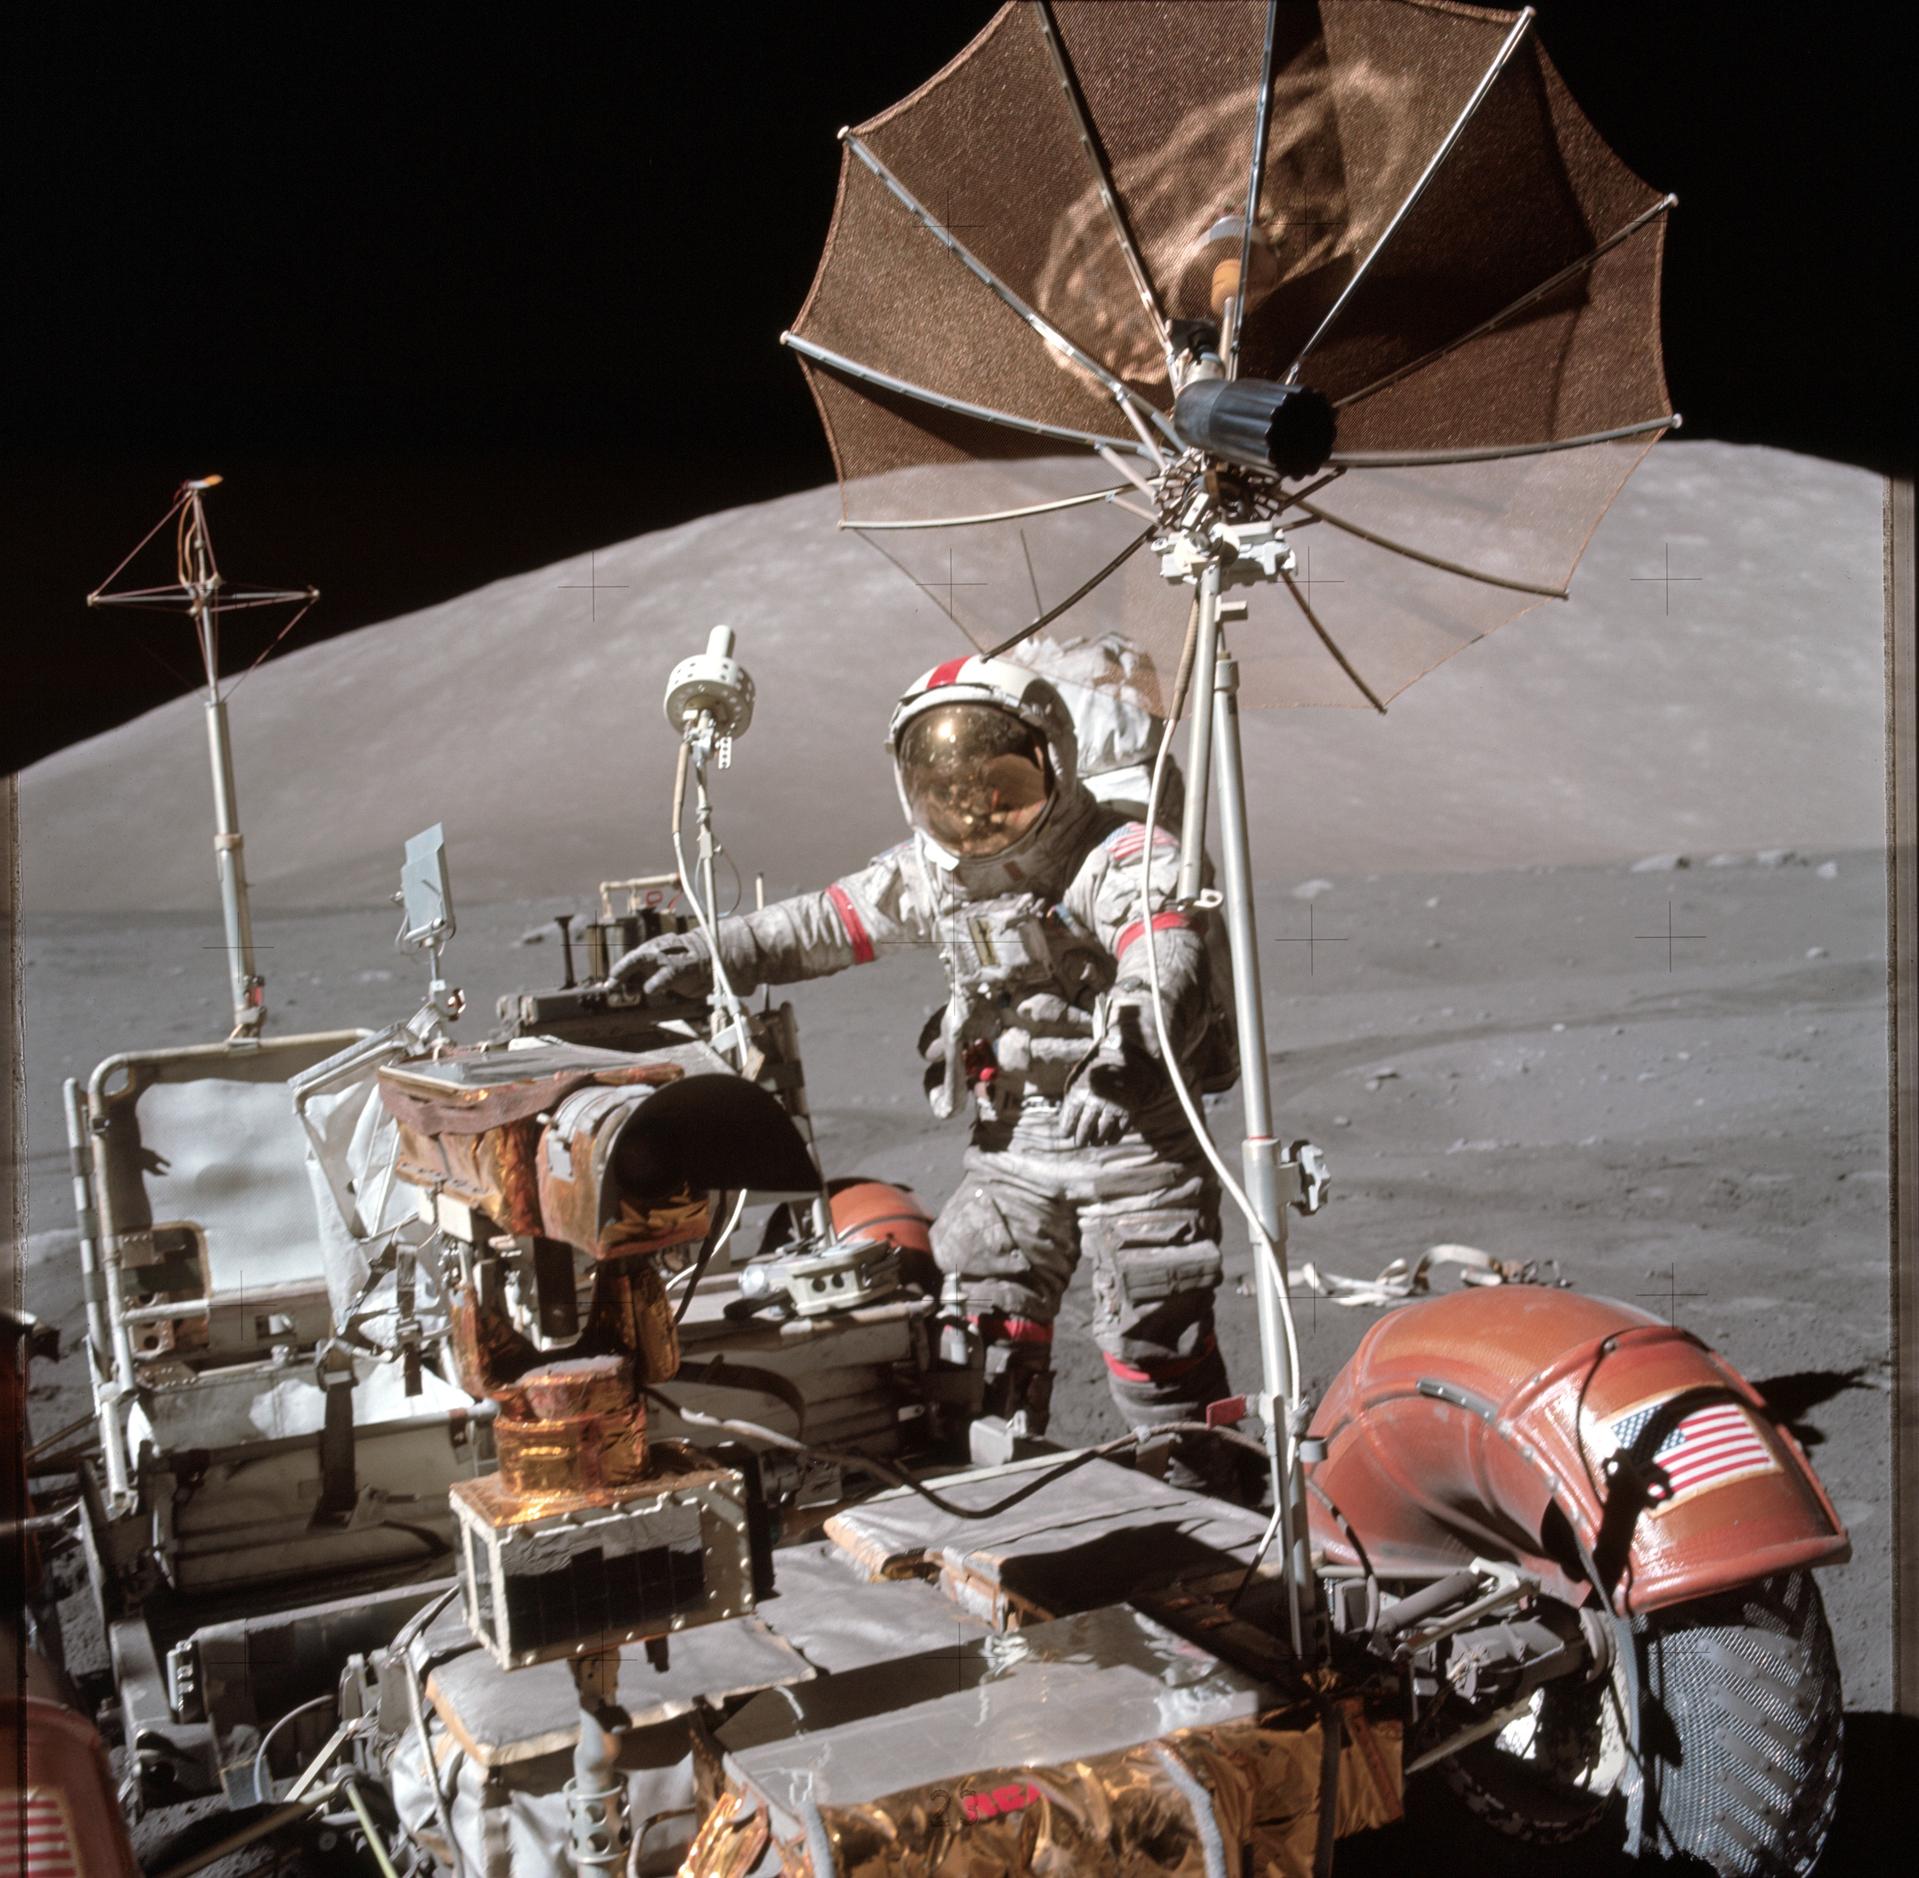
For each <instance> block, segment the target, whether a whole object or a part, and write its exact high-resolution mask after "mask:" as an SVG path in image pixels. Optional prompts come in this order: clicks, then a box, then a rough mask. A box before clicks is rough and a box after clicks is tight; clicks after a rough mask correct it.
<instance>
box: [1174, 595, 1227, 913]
mask: <svg viewBox="0 0 1919 1878" xmlns="http://www.w3.org/2000/svg"><path fill="white" fill-rule="evenodd" d="M1218 652H1219V563H1218V562H1217V561H1209V562H1207V564H1206V565H1205V566H1204V567H1202V568H1201V569H1200V571H1199V643H1198V646H1197V647H1196V648H1195V650H1194V654H1193V675H1192V681H1191V682H1192V689H1193V721H1192V724H1191V725H1190V727H1189V728H1188V731H1187V739H1186V808H1185V813H1184V815H1183V816H1182V818H1181V820H1180V825H1179V883H1178V887H1177V890H1176V895H1175V897H1176V898H1177V899H1178V900H1179V901H1180V902H1181V903H1182V904H1184V905H1191V904H1192V902H1193V901H1195V900H1197V899H1198V898H1199V893H1200V881H1201V875H1202V872H1203V870H1204V869H1205V866H1206V799H1207V798H1206V786H1207V781H1208V779H1209V778H1210V777H1211V775H1212V773H1213V714H1212V712H1211V711H1209V710H1208V709H1207V708H1206V700H1207V698H1208V697H1209V696H1210V695H1211V691H1212V685H1213V666H1214V663H1215V662H1216V660H1217V658H1218Z"/></svg>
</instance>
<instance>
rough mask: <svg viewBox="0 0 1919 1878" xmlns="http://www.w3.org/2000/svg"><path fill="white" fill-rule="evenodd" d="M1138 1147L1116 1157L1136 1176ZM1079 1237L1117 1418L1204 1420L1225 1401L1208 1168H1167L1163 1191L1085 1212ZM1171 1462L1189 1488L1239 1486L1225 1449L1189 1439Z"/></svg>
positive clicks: (1215, 1190)
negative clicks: (1090, 1274) (1214, 1405)
mask: <svg viewBox="0 0 1919 1878" xmlns="http://www.w3.org/2000/svg"><path fill="white" fill-rule="evenodd" d="M1129 1146H1130V1147H1131V1149H1132V1153H1131V1154H1130V1155H1129V1154H1127V1153H1126V1150H1127V1149H1128V1148H1129ZM1138 1146H1139V1144H1138V1143H1130V1144H1129V1143H1125V1142H1122V1143H1120V1144H1117V1146H1116V1147H1115V1149H1113V1150H1111V1152H1113V1153H1114V1154H1115V1155H1116V1157H1119V1156H1123V1157H1124V1158H1125V1159H1126V1161H1127V1163H1128V1164H1129V1165H1130V1166H1134V1167H1136V1166H1137V1158H1136V1157H1137V1152H1138ZM1136 1178H1137V1176H1136V1175H1135V1176H1134V1179H1136ZM1114 1184H1115V1185H1117V1184H1120V1183H1114ZM1124 1184H1127V1185H1131V1184H1133V1181H1132V1180H1129V1181H1127V1182H1126V1183H1124ZM1080 1235H1081V1243H1082V1245H1083V1246H1084V1248H1085V1251H1086V1256H1087V1257H1088V1258H1089V1259H1090V1260H1091V1261H1092V1263H1093V1337H1094V1341H1095V1342H1096V1343H1097V1344H1098V1345H1099V1349H1100V1354H1101V1355H1102V1356H1103V1357H1104V1358H1105V1359H1106V1371H1107V1386H1108V1388H1109V1389H1110V1390H1111V1392H1112V1397H1113V1401H1114V1403H1115V1405H1116V1406H1117V1407H1118V1409H1119V1412H1120V1414H1121V1415H1123V1416H1124V1417H1125V1418H1126V1421H1127V1424H1128V1425H1129V1426H1130V1427H1133V1428H1144V1427H1150V1426H1152V1425H1154V1424H1156V1423H1161V1422H1190V1421H1199V1420H1202V1419H1203V1418H1204V1414H1205V1410H1206V1406H1207V1404H1208V1403H1211V1402H1217V1401H1219V1400H1220V1399H1221V1398H1222V1397H1223V1396H1224V1395H1225V1394H1226V1393H1227V1385H1226V1365H1225V1362H1224V1360H1223V1359H1222V1358H1221V1356H1220V1353H1219V1343H1218V1339H1217V1337H1216V1336H1215V1334H1214V1327H1213V1298H1214V1294H1215V1293H1216V1292H1217V1290H1218V1288H1219V1282H1220V1277H1221V1260H1220V1250H1219V1185H1218V1182H1217V1180H1216V1179H1215V1178H1214V1176H1213V1174H1212V1171H1211V1169H1210V1168H1206V1167H1204V1166H1200V1167H1193V1166H1190V1165H1186V1164H1181V1163H1177V1162H1173V1163H1166V1164H1163V1169H1162V1178H1161V1180H1160V1183H1159V1184H1157V1185H1155V1186H1152V1187H1150V1188H1147V1189H1146V1190H1145V1191H1139V1192H1131V1193H1125V1192H1119V1193H1110V1194H1109V1195H1108V1196H1106V1197H1101V1198H1098V1199H1095V1200H1092V1201H1090V1202H1088V1203H1087V1204H1085V1205H1083V1206H1082V1207H1081V1209H1080ZM1174 1456H1175V1458H1174V1469H1173V1477H1174V1478H1176V1479H1178V1480H1179V1481H1180V1484H1182V1485H1186V1486H1196V1487H1204V1488H1207V1489H1208V1490H1211V1491H1214V1492H1228V1491H1232V1490H1233V1489H1234V1488H1235V1487H1236V1486H1237V1484H1238V1471H1239V1470H1238V1467H1237V1463H1236V1461H1235V1459H1234V1456H1233V1452H1232V1450H1231V1449H1230V1448H1229V1447H1228V1446H1227V1445H1226V1444H1225V1443H1223V1442H1220V1441H1217V1440H1213V1439H1209V1438H1207V1437H1204V1436H1200V1437H1197V1438H1193V1439H1188V1440H1185V1441H1181V1442H1179V1443H1178V1444H1176V1446H1175V1450H1174Z"/></svg>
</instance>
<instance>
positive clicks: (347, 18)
mask: <svg viewBox="0 0 1919 1878" xmlns="http://www.w3.org/2000/svg"><path fill="white" fill-rule="evenodd" d="M990 10H991V9H990V7H989V6H987V5H983V4H982V5H971V4H941V5H923V6H909V5H898V4H895V5H889V6H873V5H850V4H849V5H844V6H820V7H812V8H788V9H785V10H783V11H778V12H775V11H773V10H771V9H767V10H761V9H747V8H741V7H727V8H718V7H709V8H699V7H687V8H675V9H664V8H658V7H640V6H637V5H636V6H630V7H623V8H620V9H618V10H613V9H606V10H581V9H576V8H545V9H527V8H514V9H510V10H507V9H497V10H496V9H485V8H478V7H469V8H464V9H460V10H458V11H455V10H452V9H438V8H433V9H428V8H407V9H400V8H393V9H388V10H386V11H384V12H382V13H378V14H375V13H372V12H370V11H369V12H367V13H365V14H361V13H358V12H355V11H353V10H350V9H349V10H340V9H332V8H329V9H303V10H300V11H299V12H298V13H294V12H293V11H291V10H285V9H272V10H268V9H259V8H255V9H250V10H246V11H241V10H238V9H235V10H233V11H230V12H229V11H224V10H222V9H220V8H217V7H209V8H198V9H195V10H192V11H191V12H189V13H185V14H183V13H181V12H179V11H178V10H176V9H162V8H151V9H143V10H140V11H138V12H136V11H135V10H133V9H122V8H112V9H109V8H105V7H99V8H94V9H91V10H84V11H83V10H81V9H77V8H70V9H36V10H35V11H34V12H33V14H32V15H31V16H30V17H28V18H26V19H25V20H24V21H23V20H22V19H20V18H16V19H15V20H14V22H13V23H12V26H11V29H10V35H9V36H10V39H11V46H10V56H9V74H8V77H7V79H6V87H7V110H6V123H5V126H4V135H5V138H6V142H7V145H8V154H7V169H6V174H7V175H8V177H9V179H10V183H11V188H10V191H9V193H10V195H11V196H12V197H13V204H12V213H11V214H10V215H9V218H8V221H9V226H10V244H9V245H10V250H11V253H10V259H11V262H12V268H11V272H12V275H13V282H12V287H11V289H10V293H9V296H8V300H7V304H6V311H5V314H4V318H5V320H6V323H7V325H8V327H9V328H10V332H9V335H8V339H7V352H6V356H7V358H8V361H9V364H10V367H11V374H10V376H11V380H12V385H11V390H10V394H9V397H8V415H7V423H6V427H5V428H6V439H5V451H6V455H7V458H8V462H7V468H8V471H9V476H8V486H9V492H10V493H9V499H8V504H7V507H8V513H9V521H10V527H9V530H8V536H9V542H10V552H9V554H8V557H7V564H8V570H9V575H10V578H9V581H8V590H9V601H8V611H9V614H10V621H9V632H8V653H9V661H10V664H9V676H10V678H11V679H12V681H13V682H12V683H11V684H10V686H9V687H8V689H9V693H10V695H11V698H12V700H13V709H12V710H11V711H10V712H9V713H8V727H7V728H8V734H7V743H6V749H5V756H4V766H5V767H18V766H23V765H24V764H26V763H28V762H30V761H32V760H33V759H34V758H36V757H37V756H40V755H42V754H45V753H46V752H48V751H50V750H53V749H56V748H58V747H60V746H61V745H62V744H64V743H66V742H70V741H72V740H73V739H75V738H77V737H81V736H85V735H90V734H92V733H94V732H97V731H99V730H103V729H106V728H108V727H110V726H111V725H113V724H115V723H118V722H122V721H124V720H125V719H127V718H129V717H131V716H134V715H136V714H137V713H139V712H140V711H143V710H146V709H149V708H151V706H152V705H154V704H156V703H158V702H160V701H161V700H162V699H164V698H166V697H168V696H170V695H172V694H174V693H175V692H178V691H180V690H182V689H184V688H185V685H186V681H187V679H188V678H189V677H190V676H191V654H190V647H189V643H188V640H187V635H186V630H185V627H184V624H183V623H182V622H178V621H174V620H171V619H168V620H142V619H138V618H134V617H131V616H127V615H114V616H100V615H89V614H88V613H87V611H86V610H85V608H84V606H83V604H82V601H83V598H84V595H85V594H86V592H87V591H88V589H89V588H91V587H92V586H94V585H95V584H96V583H97V582H98V581H99V580H100V579H101V577H102V576H104V575H105V574H106V573H107V571H108V569H109V568H111V566H112V565H113V563H114V562H115V561H116V560H117V559H118V558H119V556H120V554H121V553H122V552H123V551H124V550H125V549H126V548H127V547H129V546H131V545H132V543H133V541H134V540H135V539H136V538H137V537H138V535H139V534H140V533H141V532H142V531H143V530H144V529H145V528H146V527H147V526H148V525H149V524H150V523H151V522H152V521H153V520H155V519H156V518H157V517H158V516H159V514H160V513H161V511H162V510H163V509H164V508H165V507H166V505H167V502H168V500H169V498H170V496H171V493H172V491H173V489H174V488H175V486H176V485H177V484H178V483H179V482H180V480H181V479H182V478H183V477H184V476H187V475H193V474H199V473H202V472H204V471H207V470H218V471H220V472H222V473H223V474H224V475H225V477H226V478H227V483H226V486H225V487H224V488H223V489H222V490H221V491H220V493H219V496H218V498H217V504H218V507H217V510H216V523H215V527H216V535H217V539H218V541H219V543H220V548H221V558H222V562H223V564H224V565H225V567H226V569H227V571H228V572H229V573H230V574H233V575H238V576H243V577H249V578H271V579H297V580H300V581H308V580H310V581H312V582H314V583H316V584H318V585H319V586H320V587H321V588H323V589H324V591H325V595H326V597H325V600H324V602H323V604H322V606H321V607H320V608H319V609H317V610H316V611H315V612H314V613H313V614H312V615H311V616H310V618H309V619H308V621H307V622H305V623H304V624H303V626H302V627H301V629H300V639H301V641H304V640H306V639H308V638H309V637H317V636H320V635H322V634H325V633H331V632H339V631H344V630H347V629H349V628H352V627H355V626H359V625H364V624H366V623H367V622H369V621H371V620H376V619H380V618H383V617H386V616H388V615H391V614H394V613H398V612H404V611H406V610H408V609H410V608H413V607H417V606H422V605H426V604H428V603H430V602H432V601H435V600H439V599H443V598H446V597H448V596H449V595H452V594H456V593H459V592H462V591H465V590H466V589H468V588H471V587H474V586H477V585H479V584H480V583H482V582H484V581H487V580H491V579H495V578H498V577H500V576H502V575H506V574H510V573H514V572H517V571H520V570H523V569H526V568H529V567H535V566H539V565H542V564H545V563H548V562H551V561H555V560H558V559H560V558H562V557H564V556H567V555H570V554H575V553H583V552H584V551H585V550H587V549H588V548H590V547H593V546H595V545H599V544H603V543H605V542H609V541H614V540H620V539H624V538H625V537H627V536H630V535H634V534H637V533H640V532H642V531H643V530H645V529H648V528H655V527H660V526H664V525H667V524H670V523H673V522H675V521H679V520H683V519H685V518H686V517H688V516H691V515H695V514H698V513H701V512H703V511H706V510H709V509H713V508H717V507H722V506H728V505H731V504H734V503H739V502H748V501H753V500H757V499H759V498H762V497H766V496H771V495H775V494H779V493H782V492H784V491H787V490H791V489H796V488H801V487H804V486H806V485H808V484H811V483H815V482H820V481H824V480H826V479H827V478H828V477H829V476H830V473H831V466H830V463H829V460H828V457H827V454H826V448H825V444H824V442H823V440H822V438H821V436H820V434H819V430H818V425H817V420H816V418H815V416H814V413H813V410H812V406H811V402H810V400H809V399H808V398H807V396H806V393H805V391H804V388H803V386H802V383H801V380H800V375H799V372H798V369H797V367H796V366H795V364H794V362H793V360H792V359H791V358H790V357H788V356H787V355H786V354H785V353H784V352H783V351H782V350H781V349H780V348H779V346H778V345H777V344H776V338H777V335H778V333H779V331H780V329H781V327H782V326H783V325H785V324H786V323H787V321H788V320H789V319H790V318H791V317H792V315H793V314H794V313H795V312H796V311H797V309H798V307H799V304H800V301H801V299H802V298H803V297H804V294H805V291H806V287H807V283H808V282H809V280H810V279H811V277H812V272H813V267H814V263H815V261H816V259H817V257H818V252H819V246H820V241H821V237H822V235H823V234H824V232H825V227H826V222H827V218H828V215H829V212H830V209H831V205H832V198H833V183H834V176H835V174H836V171H837V167H838V147H837V144H836V142H835V139H834V132H835V131H836V129H837V128H838V127H839V126H840V125H842V124H845V123H848V122H852V121H856V120H858V119H860V118H862V117H865V116H869V115H871V114H872V113H873V112H875V111H876V110H879V109H880V108H882V107H883V106H885V105H887V104H889V103H891V102H892V101H893V100H895V99H896V98H898V97H900V96H902V95H903V94H904V93H905V92H907V91H908V90H910V89H911V88H912V87H913V86H914V85H916V84H918V83H919V82H920V81H921V80H922V79H924V78H925V77H927V76H928V75H929V74H930V73H931V72H933V71H934V70H935V69H936V68H937V67H938V66H939V65H940V64H941V63H942V62H943V61H944V60H945V59H947V58H948V57H950V56H951V55H952V54H953V53H954V52H955V51H957V50H958V49H959V48H960V46H961V45H963V44H964V43H965V41H966V40H967V39H968V38H969V37H970V36H971V34H972V33H973V32H974V31H975V30H976V29H977V27H978V26H979V25H980V24H981V23H983V22H984V20H985V19H986V18H987V17H988V15H989V13H990ZM1539 15H1540V18H1539V31H1540V33H1541V35H1542V37H1543V39H1544V41H1545V43H1546V46H1547V48H1548V50H1549V51H1550V52H1551V54H1552V56H1553V58H1554V60H1555V62H1556V63H1557V64H1558V66H1559V68H1560V70H1561V71H1562V73H1564V75H1565V77H1566V79H1567V81H1568V83H1569V84H1570V85H1571V87H1572V89H1573V91H1574V93H1575V95H1576V96H1577V97H1578V98H1579V99H1580V101H1581V103H1582V104H1583V105H1584V107H1585V109H1586V111H1587V113H1588V114H1589V115H1590V116H1591V117H1592V118H1593V120H1594V121H1595V122H1596V124H1597V125H1598V126H1599V128H1600V130H1601V131H1602V132H1603V133H1604V134H1605V135H1606V137H1607V138H1608V140H1609V141H1610V142H1611V143H1612V144H1613V146H1614V148H1615V149H1617V150H1618V151H1619V152H1620V154H1621V155H1622V156H1624V157H1625V158H1626V160H1627V161H1628V162H1630V163H1631V164H1632V165H1633V166H1634V168H1635V169H1637V170H1638V172H1639V173H1640V174H1641V175H1642V176H1644V177H1645V178H1646V179H1647V180H1648V181H1650V182H1652V183H1654V184H1656V185H1659V186H1662V187H1665V188H1670V189H1674V190H1676V191H1677V192H1678V193H1679V195H1680V198H1681V203H1680V209H1679V213H1678V216H1677V217H1676V218H1675V222H1674V226H1673V229H1672V233H1671V236H1670V238H1669V245H1668V249H1667V254H1668V266H1667V289H1666V293H1667V303H1666V317H1667V365H1668V376H1669V378H1670V380H1671V382H1672V386H1673V390H1674V394H1675V399H1676V402H1677V403H1678V406H1679V408H1680V409H1681V410H1682V411H1683V412H1684V413H1685V414H1686V420H1687V432H1688V434H1689V435H1705V436H1714V437H1723V438H1730V439H1735V440H1740V441H1755V442H1767V443H1774V444H1778V445H1781V446H1784V447H1787V448H1791V449H1797V450H1806V451H1811V452H1814V453H1816V454H1820V455H1825V456H1832V457H1840V458H1845V459H1847V460H1850V461H1855V462H1861V463H1865V464H1868V465H1871V466H1873V467H1878V468H1883V467H1888V466H1891V465H1893V464H1895V463H1896V462H1899V461H1901V460H1903V459H1904V458H1905V456H1906V453H1907V449H1908V437H1909V431H1908V429H1907V425H1908V422H1909V420H1908V415H1907V414H1908V412H1909V410H1910V408H1911V365H1910V345H1909V340H1908V335H1907V328H1908V327H1909V325H1910V313H1909V309H1908V308H1907V306H1906V304H1905V303H1904V302H1903V301H1902V300H1901V299H1900V298H1899V297H1898V296H1897V295H1896V294H1895V292H1894V287H1893V269H1894V257H1895V244H1896V237H1897V233H1898V230H1899V229H1900V227H1901V226H1902V225H1903V223H1904V221H1905V220H1906V219H1907V218H1908V217H1909V215H1910V208H1911V202H1910V193H1909V187H1908V184H1907V180H1906V174H1905V167H1904V165H1903V163H1900V162H1897V161H1895V159H1894V158H1893V156H1892V154H1891V153H1892V152H1893V151H1894V150H1895V148H1897V147H1898V143H1899V141H1901V140H1896V139H1895V137H1894V134H1893V132H1894V112H1895V110H1896V109H1898V110H1904V109H1905V108H1906V105H1905V98H1904V95H1903V94H1904V91H1905V90H1906V88H1907V74H1906V73H1905V72H1904V71H1903V70H1902V69H1901V68H1900V66H1899V64H1898V62H1897V61H1896V60H1895V59H1893V58H1892V57H1891V56H1890V49H1889V48H1888V49H1885V50H1884V51H1882V53H1881V54H1880V55H1879V56H1875V55H1874V53H1873V50H1872V48H1871V46H1870V45H1869V44H1867V43H1865V41H1866V40H1868V39H1870V37H1871V35H1870V34H1865V35H1863V36H1862V34H1861V33H1860V32H1853V31H1848V32H1839V31H1834V30H1831V26H1832V22H1833V20H1834V19H1835V18H1836V16H1833V15H1829V14H1822V13H1821V12H1819V11H1818V10H1808V9H1806V8H1803V7H1799V6H1791V7H1788V6H1783V5H1779V6H1768V5H1761V4H1743V5H1732V4H1677V3H1674V0H1665V3H1663V4H1661V3H1654V0H1540V4H1539ZM1822 22H1823V23H1822ZM236 638H237V640H238V644H237V645H236V646H235V648H234V650H235V651H236V652H238V653H240V654H241V655H243V656H251V653H252V651H253V650H255V649H257V646H258V644H260V643H263V641H260V640H258V639H255V638H249V637H248V636H247V635H246V634H244V633H239V634H236Z"/></svg>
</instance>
